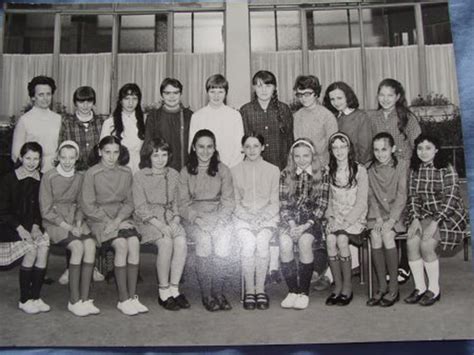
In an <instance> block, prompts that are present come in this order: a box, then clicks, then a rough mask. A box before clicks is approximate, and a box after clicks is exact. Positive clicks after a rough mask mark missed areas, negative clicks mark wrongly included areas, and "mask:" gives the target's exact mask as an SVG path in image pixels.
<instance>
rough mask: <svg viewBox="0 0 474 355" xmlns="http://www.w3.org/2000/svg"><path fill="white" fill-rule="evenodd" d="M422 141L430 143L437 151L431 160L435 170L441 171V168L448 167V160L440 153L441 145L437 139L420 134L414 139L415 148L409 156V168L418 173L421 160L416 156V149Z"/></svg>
mask: <svg viewBox="0 0 474 355" xmlns="http://www.w3.org/2000/svg"><path fill="white" fill-rule="evenodd" d="M424 141H427V142H430V143H432V144H433V145H434V146H435V148H436V149H438V152H437V153H436V155H435V157H434V160H433V165H434V167H435V168H436V169H442V168H447V167H448V165H450V163H449V161H448V159H446V156H445V155H444V154H443V153H442V151H441V143H440V141H439V139H438V138H437V137H435V136H432V135H429V134H423V133H422V134H420V135H419V136H418V137H417V138H416V139H415V143H414V145H415V148H414V149H413V154H412V156H411V161H410V168H411V169H412V170H414V171H418V170H419V169H420V165H421V164H422V163H423V162H422V161H421V159H420V158H419V157H418V154H417V152H416V151H417V148H418V145H419V144H420V143H423V142H424Z"/></svg>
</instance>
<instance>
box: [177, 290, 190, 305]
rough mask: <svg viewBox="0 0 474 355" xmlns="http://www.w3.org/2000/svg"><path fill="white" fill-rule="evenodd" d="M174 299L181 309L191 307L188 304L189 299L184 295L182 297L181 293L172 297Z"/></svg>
mask: <svg viewBox="0 0 474 355" xmlns="http://www.w3.org/2000/svg"><path fill="white" fill-rule="evenodd" d="M174 301H175V303H176V304H177V305H178V306H179V308H181V309H186V308H189V307H191V304H189V301H188V300H187V299H186V297H184V295H183V294H182V293H180V294H179V296H177V297H174Z"/></svg>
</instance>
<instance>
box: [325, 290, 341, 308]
mask: <svg viewBox="0 0 474 355" xmlns="http://www.w3.org/2000/svg"><path fill="white" fill-rule="evenodd" d="M339 297H341V295H340V294H339V295H336V294H335V293H331V294H330V295H329V297H328V298H326V306H334V305H336V304H337V303H338V302H339Z"/></svg>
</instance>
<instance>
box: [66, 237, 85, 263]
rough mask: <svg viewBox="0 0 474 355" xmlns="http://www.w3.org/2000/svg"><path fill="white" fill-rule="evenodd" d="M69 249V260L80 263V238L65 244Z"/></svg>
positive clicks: (81, 248) (82, 248)
mask: <svg viewBox="0 0 474 355" xmlns="http://www.w3.org/2000/svg"><path fill="white" fill-rule="evenodd" d="M67 248H68V249H69V250H70V251H71V260H73V262H72V263H73V264H80V262H81V260H82V256H83V255H84V246H83V245H82V242H81V241H80V240H73V241H72V242H70V243H69V244H68V246H67Z"/></svg>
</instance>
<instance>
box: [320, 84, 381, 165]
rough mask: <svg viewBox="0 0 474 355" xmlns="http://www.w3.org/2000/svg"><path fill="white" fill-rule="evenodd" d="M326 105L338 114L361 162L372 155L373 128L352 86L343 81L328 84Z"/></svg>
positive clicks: (340, 124) (339, 122) (338, 122)
mask: <svg viewBox="0 0 474 355" xmlns="http://www.w3.org/2000/svg"><path fill="white" fill-rule="evenodd" d="M323 103H324V106H325V107H326V108H327V109H328V110H329V111H331V112H332V113H333V114H334V115H336V119H337V125H338V127H339V131H340V132H343V133H345V134H346V135H347V136H348V137H349V139H350V140H351V142H352V144H353V145H354V151H355V159H356V161H358V162H359V163H361V164H365V163H367V162H369V161H370V158H371V156H372V151H371V147H370V146H371V143H372V129H371V126H370V119H369V117H368V116H367V113H366V112H365V111H362V110H359V100H358V99H357V96H356V94H355V92H354V90H352V88H351V87H350V86H349V85H347V84H346V83H345V82H343V81H336V82H334V83H332V84H331V85H329V86H328V88H327V90H326V94H325V95H324V101H323Z"/></svg>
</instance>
